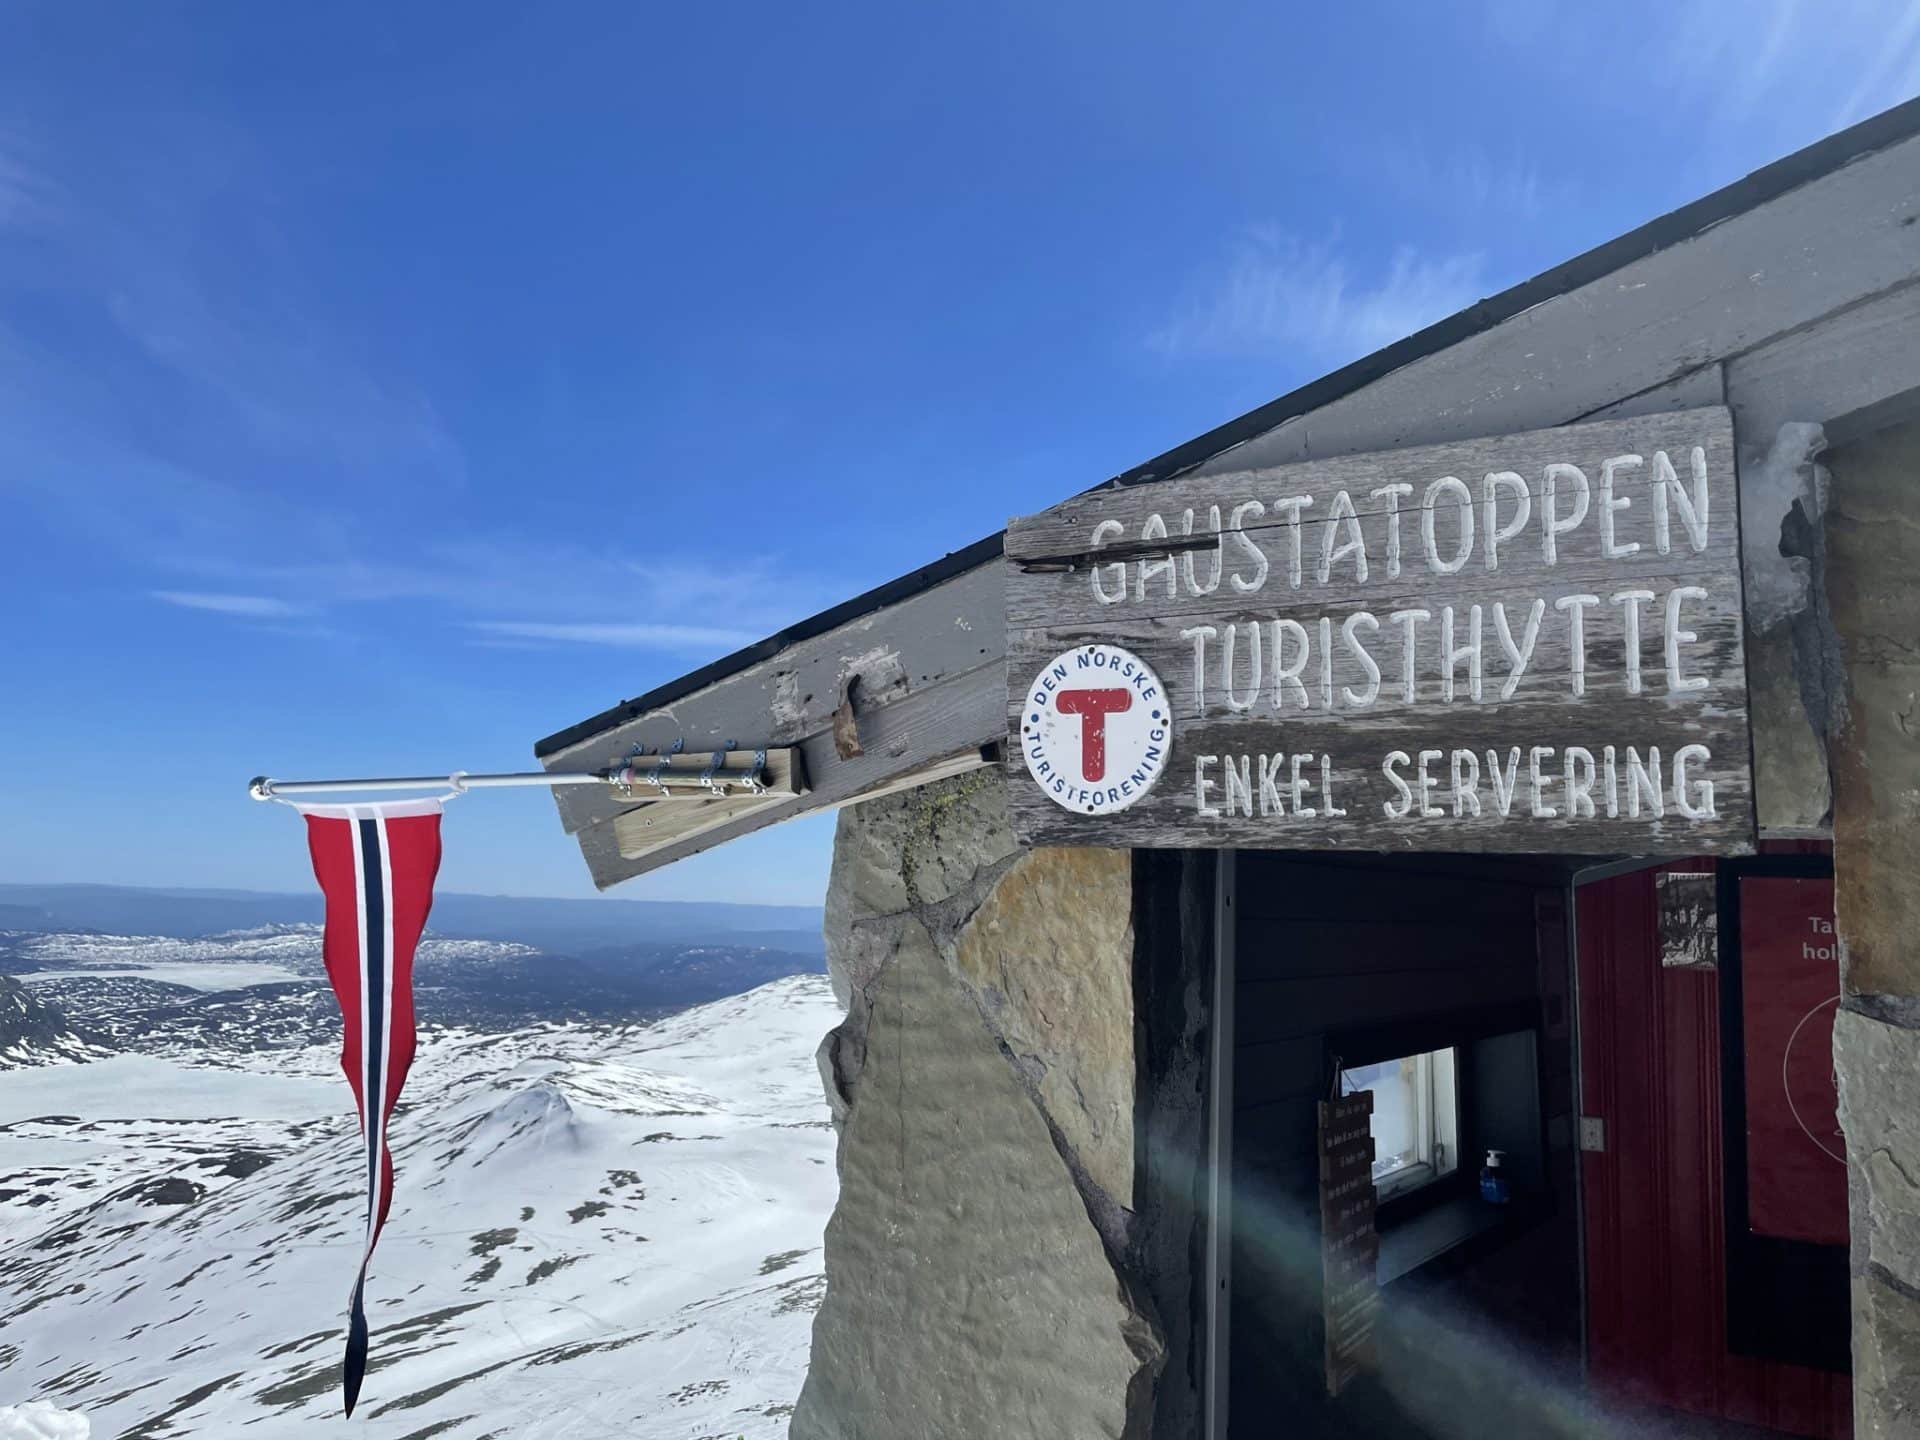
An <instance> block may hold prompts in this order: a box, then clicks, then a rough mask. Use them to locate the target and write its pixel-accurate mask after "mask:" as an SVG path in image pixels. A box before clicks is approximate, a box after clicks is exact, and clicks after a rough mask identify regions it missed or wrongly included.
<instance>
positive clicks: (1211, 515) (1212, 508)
mask: <svg viewBox="0 0 1920 1440" xmlns="http://www.w3.org/2000/svg"><path fill="white" fill-rule="evenodd" d="M1207 520H1208V523H1209V524H1210V525H1211V526H1212V527H1213V534H1214V541H1213V578H1212V579H1210V580H1208V581H1207V583H1206V584H1205V585H1202V584H1200V583H1199V582H1198V581H1197V580H1195V579H1194V578H1193V551H1191V550H1182V551H1181V552H1180V569H1181V572H1182V574H1183V576H1184V577H1185V579H1186V582H1187V594H1189V595H1194V596H1200V595H1211V594H1212V593H1213V592H1214V591H1216V590H1218V589H1219V588H1220V572H1221V571H1222V570H1224V569H1226V566H1227V537H1226V536H1225V535H1223V534H1221V533H1220V507H1219V506H1218V505H1209V506H1208V507H1207ZM1184 533H1185V534H1186V535H1187V536H1189V537H1191V536H1192V535H1193V511H1191V510H1189V511H1187V513H1186V519H1185V524H1184Z"/></svg>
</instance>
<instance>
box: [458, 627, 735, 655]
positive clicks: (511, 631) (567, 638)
mask: <svg viewBox="0 0 1920 1440" xmlns="http://www.w3.org/2000/svg"><path fill="white" fill-rule="evenodd" d="M470 628H471V629H473V630H477V631H479V632H480V633H481V634H483V635H489V636H497V637H500V638H503V639H508V640H519V641H530V642H544V643H547V644H557V645H611V646H618V647H620V648H622V649H629V650H679V651H688V650H697V651H727V650H738V649H739V648H740V647H741V646H742V645H750V644H752V643H753V642H754V641H755V640H758V639H759V638H760V632H759V631H757V630H728V629H724V628H722V627H719V626H713V625H663V624H652V623H648V622H644V621H643V622H638V623H615V622H598V621H585V622H580V623H575V624H566V623H549V622H545V621H536V620H478V621H475V622H473V624H472V625H471V626H470Z"/></svg>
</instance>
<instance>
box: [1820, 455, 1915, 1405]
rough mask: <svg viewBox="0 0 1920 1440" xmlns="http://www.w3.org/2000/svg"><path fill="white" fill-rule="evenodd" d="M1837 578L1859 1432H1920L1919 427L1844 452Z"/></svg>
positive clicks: (1838, 1065)
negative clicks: (1843, 678)
mask: <svg viewBox="0 0 1920 1440" xmlns="http://www.w3.org/2000/svg"><path fill="white" fill-rule="evenodd" d="M1829 470H1830V474H1831V477H1832V480H1831V486H1832V488H1831V499H1830V504H1829V510H1828V516H1827V527H1826V529H1827V533H1826V545H1827V555H1826V585H1827V597H1828V602H1829V605H1830V608H1831V611H1832V615H1833V623H1834V627H1835V629H1836V630H1837V631H1838V634H1839V637H1840V646H1841V651H1842V654H1843V657H1844V659H1845V663H1846V683H1845V689H1846V696H1845V699H1846V708H1845V714H1844V717H1843V718H1842V719H1841V721H1840V724H1839V726H1838V729H1837V732H1836V733H1835V735H1834V738H1833V743H1832V750H1831V758H1832V771H1833V796H1834V814H1833V838H1834V873H1835V906H1836V910H1837V912H1838V920H1839V929H1840V936H1841V941H1842V955H1843V957H1844V958H1843V961H1842V965H1843V971H1842V976H1841V982H1842V983H1841V1003H1840V1013H1839V1016H1838V1017H1837V1019H1836V1020H1835V1022H1834V1034H1833V1043H1834V1068H1835V1071H1836V1073H1837V1074H1838V1077H1839V1082H1840V1119H1841V1124H1842V1126H1843V1127H1844V1128H1845V1130H1846V1135H1847V1154H1848V1161H1849V1165H1848V1173H1849V1185H1850V1189H1851V1203H1852V1210H1853V1220H1852V1230H1853V1253H1852V1266H1853V1368H1854V1416H1855V1433H1856V1434H1857V1435H1858V1437H1859V1440H1893V1437H1895V1436H1912V1435H1920V514H1917V513H1916V504H1917V502H1920V426H1916V425H1907V426H1902V427H1899V428H1896V429H1892V430H1887V431H1882V432H1880V433H1879V434H1878V435H1875V436H1873V437H1870V438H1868V439H1866V440H1861V441H1858V442H1855V443H1854V444H1851V445H1848V446H1846V447H1843V448H1841V449H1837V450H1835V451H1833V452H1832V453H1831V456H1830V459H1829Z"/></svg>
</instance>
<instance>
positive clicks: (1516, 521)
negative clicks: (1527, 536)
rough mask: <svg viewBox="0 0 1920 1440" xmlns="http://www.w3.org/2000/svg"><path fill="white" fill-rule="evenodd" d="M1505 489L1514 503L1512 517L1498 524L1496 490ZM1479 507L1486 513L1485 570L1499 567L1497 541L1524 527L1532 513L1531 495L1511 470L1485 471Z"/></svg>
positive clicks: (1523, 482)
mask: <svg viewBox="0 0 1920 1440" xmlns="http://www.w3.org/2000/svg"><path fill="white" fill-rule="evenodd" d="M1502 488H1505V489H1507V490H1509V491H1511V492H1512V493H1513V495H1514V496H1515V498H1516V501H1517V503H1516V504H1515V505H1514V507H1513V518H1512V519H1511V520H1509V521H1508V522H1507V523H1506V524H1505V525H1504V526H1503V525H1501V523H1500V491H1501V489H1502ZM1480 504H1481V507H1482V508H1483V509H1484V510H1485V512H1486V531H1487V569H1489V570H1498V569H1499V568H1500V542H1501V541H1503V540H1511V539H1513V537H1514V536H1516V535H1518V534H1519V533H1520V532H1521V531H1522V530H1524V529H1526V526H1527V517H1528V516H1529V515H1531V514H1532V513H1533V495H1532V493H1531V492H1530V491H1529V490H1528V489H1527V482H1526V481H1525V480H1522V479H1521V478H1520V477H1519V476H1518V475H1516V474H1514V473H1513V471H1511V470H1489V471H1488V472H1487V478H1486V480H1485V481H1484V482H1483V484H1482V486H1481V500H1480Z"/></svg>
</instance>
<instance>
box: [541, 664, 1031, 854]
mask: <svg viewBox="0 0 1920 1440" xmlns="http://www.w3.org/2000/svg"><path fill="white" fill-rule="evenodd" d="M1005 729H1006V702H1005V690H1004V681H1003V679H1002V677H1001V673H1000V665H999V663H998V662H997V661H996V662H995V663H994V664H993V665H991V666H989V667H987V668H986V669H985V670H984V671H983V672H981V673H973V674H961V675H957V676H954V677H951V680H950V683H947V684H942V685H929V686H927V687H926V688H924V689H918V690H915V691H913V692H911V693H909V694H907V695H904V696H902V697H900V698H899V699H898V700H897V701H895V702H893V703H891V704H889V705H887V706H885V707H883V708H881V709H879V710H877V711H875V712H874V713H873V714H872V715H870V716H868V717H866V718H864V719H863V720H862V721H861V741H862V744H863V745H864V747H865V750H866V753H865V754H864V755H861V756H858V757H856V758H855V759H852V760H841V759H840V758H839V757H838V756H837V755H836V754H835V753H834V748H833V736H832V733H831V730H830V729H825V730H821V731H819V732H818V733H816V734H813V735H810V736H808V737H807V738H806V739H804V740H802V741H801V742H800V743H799V746H798V748H799V750H800V755H801V760H802V763H803V764H804V766H805V769H806V773H807V778H808V784H809V786H810V788H809V790H808V791H807V793H806V794H805V795H804V796H801V797H799V798H798V799H795V800H792V801H789V802H786V803H783V804H780V805H766V806H760V807H756V808H754V809H750V810H747V811H745V812H743V813H741V814H739V815H737V816H733V817H730V818H728V819H727V820H726V821H725V822H723V823H722V824H720V825H717V826H715V827H714V828H713V829H711V830H708V831H705V832H704V833H701V834H699V835H695V836H692V837H689V838H686V839H682V840H679V841H676V842H673V843H670V844H668V845H665V846H662V847H660V848H659V849H655V850H651V851H649V852H648V853H647V854H645V855H644V856H638V857H633V858H628V857H623V856H622V855H621V854H620V851H619V844H618V841H617V838H616V836H615V833H614V827H613V826H612V825H610V824H595V825H589V826H587V827H585V828H584V829H582V830H581V831H580V832H579V833H578V835H577V839H578V840H579V842H580V850H581V854H582V855H583V856H584V857H585V858H586V862H587V869H588V871H589V873H590V874H591V875H592V876H593V882H594V884H595V885H597V886H599V887H600V888H601V889H602V890H604V889H606V888H607V887H608V886H610V885H617V884H619V883H620V882H621V881H622V880H628V879H631V878H632V877H633V876H635V875H641V874H645V873H646V872H647V871H649V870H657V869H659V868H660V867H661V866H663V865H670V864H672V863H673V862H674V861H676V860H684V859H685V858H686V857H687V856H689V855H697V854H699V853H700V852H701V851H703V850H710V849H712V848H713V847H714V846H716V845H720V844H724V843H725V842H726V841H728V840H732V839H735V838H737V837H739V836H741V835H748V834H751V833H753V832H754V831H756V830H760V829H764V828H765V827H766V826H768V825H773V824H776V823H778V822H779V821H782V820H790V819H792V818H794V817H795V816H796V815H800V814H808V813H812V812H815V811H819V810H831V809H835V808H837V807H838V806H840V805H844V804H847V803H850V802H856V801H859V800H862V799H865V798H867V797H868V796H870V795H874V794H877V793H881V792H883V791H884V790H885V789H886V788H888V787H890V786H893V785H895V784H897V783H898V782H900V781H901V780H903V779H906V778H907V777H909V776H911V775H913V774H915V773H916V772H927V773H929V774H931V773H938V768H937V767H939V766H941V765H942V764H943V763H947V762H951V763H953V764H955V765H959V764H962V763H965V764H967V765H971V764H972V763H974V762H973V759H972V758H969V757H977V755H978V752H979V748H980V747H981V746H982V745H986V744H997V743H998V742H999V741H1000V739H1001V737H1002V735H1003V733H1004V731H1005ZM930 766H932V767H936V768H935V770H932V771H929V768H928V767H930Z"/></svg>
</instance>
